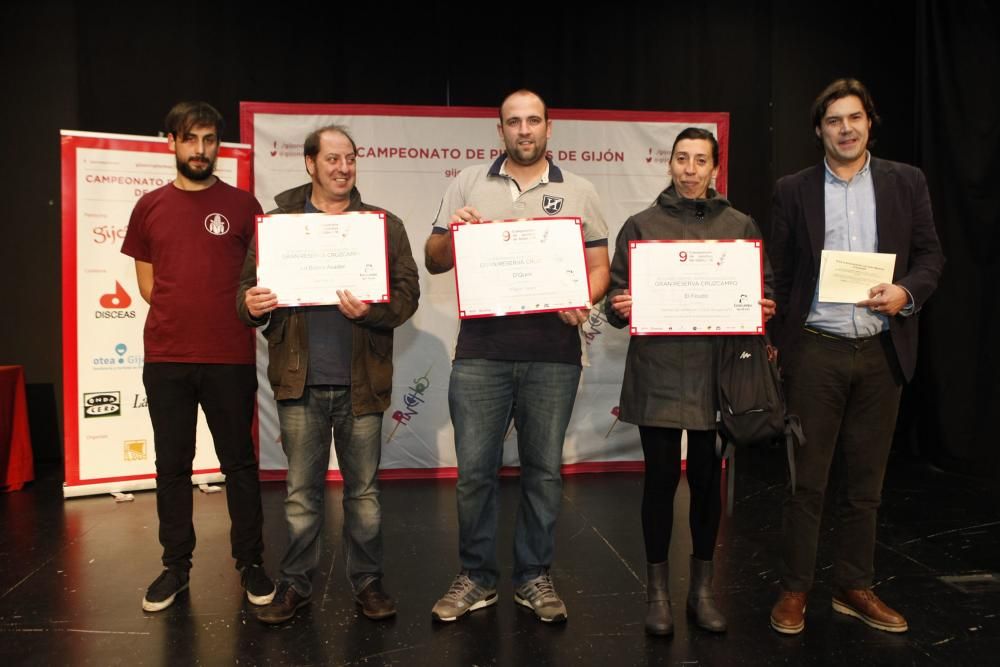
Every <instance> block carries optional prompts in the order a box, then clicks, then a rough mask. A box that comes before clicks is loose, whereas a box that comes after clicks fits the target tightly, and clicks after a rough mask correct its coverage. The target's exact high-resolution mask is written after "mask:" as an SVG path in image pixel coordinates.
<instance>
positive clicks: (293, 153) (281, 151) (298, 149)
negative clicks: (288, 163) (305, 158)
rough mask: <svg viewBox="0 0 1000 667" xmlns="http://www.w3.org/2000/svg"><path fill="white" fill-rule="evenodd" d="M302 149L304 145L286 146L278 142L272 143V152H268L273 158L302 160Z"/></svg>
mask: <svg viewBox="0 0 1000 667" xmlns="http://www.w3.org/2000/svg"><path fill="white" fill-rule="evenodd" d="M302 149H303V145H302V144H285V143H278V142H277V141H272V142H271V150H269V151H268V154H269V155H270V156H271V157H277V158H282V157H294V158H298V159H299V160H301V159H302Z"/></svg>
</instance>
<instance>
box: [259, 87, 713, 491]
mask: <svg viewBox="0 0 1000 667" xmlns="http://www.w3.org/2000/svg"><path fill="white" fill-rule="evenodd" d="M549 114H550V117H551V118H552V119H553V127H552V138H551V139H550V140H549V152H550V156H551V158H552V160H553V161H554V162H555V163H556V164H557V165H559V166H560V167H562V168H565V169H568V170H569V171H572V172H574V173H576V174H578V175H580V176H583V177H584V178H586V179H588V180H590V181H591V182H592V183H593V184H594V186H595V187H596V188H597V192H598V194H599V195H600V197H601V202H602V206H603V210H604V216H605V218H606V219H607V221H608V227H609V246H610V248H611V249H613V247H614V240H615V237H616V236H617V234H618V230H619V229H620V228H621V226H622V224H623V223H624V222H625V219H626V218H627V217H628V216H629V215H632V214H633V213H636V212H637V211H640V210H642V209H644V208H646V207H648V206H649V205H650V204H651V203H652V202H653V201H654V200H655V198H656V196H657V194H659V192H660V191H662V190H663V188H664V187H666V185H667V184H668V176H667V162H668V160H669V156H670V148H671V146H672V145H673V141H674V138H675V137H676V136H677V134H678V133H679V132H680V131H681V130H682V129H684V128H686V127H689V126H696V127H702V128H705V129H708V130H711V131H712V132H714V133H715V135H716V136H717V137H718V139H719V144H720V148H721V149H722V155H721V158H720V170H719V176H718V180H717V183H716V188H717V189H718V190H719V191H720V192H723V193H725V192H726V173H727V155H728V138H729V115H728V114H726V113H653V112H624V111H579V110H565V109H563V110H560V109H550V110H549ZM497 122H498V119H497V112H496V110H495V109H488V108H481V107H397V106H367V105H366V106H347V105H316V104H313V105H302V104H272V103H261V102H243V103H242V104H241V105H240V129H241V141H243V142H245V143H250V144H252V145H253V146H254V162H253V179H254V182H253V188H254V189H253V192H254V194H255V195H256V196H257V199H258V200H259V201H260V203H261V205H262V206H263V207H264V210H265V211H266V210H269V209H272V208H274V206H275V204H274V196H275V195H276V194H278V193H279V192H281V191H283V190H286V189H288V188H291V187H294V186H296V185H300V184H302V183H305V182H307V181H308V180H309V176H308V174H307V173H306V170H305V165H304V162H303V156H302V144H303V142H304V140H305V137H306V135H307V134H308V133H309V132H310V131H312V130H313V129H315V128H317V127H320V126H323V125H327V124H330V123H337V124H340V125H344V126H346V127H347V128H348V130H349V131H350V132H351V134H352V136H353V137H354V140H355V142H356V143H357V145H358V189H359V190H360V191H361V194H362V198H363V199H364V200H365V201H366V202H367V203H369V204H372V205H375V206H379V207H383V208H385V209H388V210H389V211H391V212H393V213H395V214H396V215H398V216H399V217H400V218H402V219H403V221H404V223H405V225H406V230H407V233H408V235H409V237H410V244H411V245H412V247H413V254H414V258H415V259H416V261H417V265H418V266H419V267H420V292H421V295H420V306H419V308H418V309H417V312H416V314H415V315H414V316H413V318H412V319H411V320H410V321H408V322H406V323H405V324H404V325H403V326H401V327H400V328H399V329H397V330H396V338H395V375H394V381H393V395H392V406H391V407H390V408H389V410H388V411H387V412H386V413H385V423H384V424H383V446H382V469H383V473H382V474H383V476H384V477H447V476H453V475H454V474H455V465H456V462H455V448H454V441H453V432H452V428H451V423H450V420H449V417H448V377H449V374H450V372H451V358H452V356H453V352H454V346H455V340H456V336H457V333H458V323H459V320H458V315H457V306H456V300H455V278H454V276H453V275H452V274H451V273H450V272H449V273H447V274H444V275H438V276H431V275H429V274H428V273H427V271H426V270H425V269H424V268H423V245H424V241H425V240H426V239H427V236H428V234H430V232H431V226H432V223H433V221H434V219H435V217H436V214H437V211H438V208H439V206H440V202H441V197H442V195H443V194H444V191H445V189H446V188H447V186H448V183H449V181H450V180H451V179H452V178H454V177H455V176H456V175H457V174H458V172H459V171H461V170H462V169H463V168H464V167H467V166H469V165H472V164H477V163H482V162H491V161H492V160H494V159H495V158H496V157H497V156H499V155H500V154H501V153H502V150H503V148H502V147H503V144H502V141H501V140H500V138H499V137H498V134H497ZM602 308H603V303H601V304H597V305H595V307H594V309H593V311H592V312H591V317H590V320H589V321H588V322H587V323H586V324H585V325H583V327H582V328H581V339H582V341H583V344H584V350H585V358H586V360H587V364H588V365H586V367H585V369H584V373H583V378H582V380H581V383H580V389H579V393H578V396H577V402H576V407H575V409H574V412H573V418H572V421H571V422H570V426H569V431H568V432H567V435H566V444H565V449H564V453H563V463H564V470H566V471H567V472H573V471H589V470H595V471H596V470H622V469H635V468H636V467H637V464H636V462H637V461H641V460H642V451H641V448H640V447H639V436H638V430H637V429H636V428H635V427H634V426H632V425H629V424H623V423H616V422H617V417H616V415H617V405H618V397H619V393H620V391H621V379H622V372H623V370H624V365H625V351H626V348H627V345H628V334H627V332H625V331H624V330H617V329H614V328H613V327H611V326H610V325H608V323H607V321H606V320H605V319H604V316H603V313H602V311H601V309H602ZM257 350H258V352H257V354H258V357H257V365H258V377H259V380H260V390H259V393H258V414H259V435H260V464H261V469H262V471H263V472H262V474H263V475H264V477H265V478H282V477H283V476H284V470H285V467H286V460H285V457H284V454H283V452H282V451H281V446H280V441H279V431H278V423H277V413H276V411H275V408H274V399H273V395H272V394H271V390H270V387H269V386H268V384H267V379H266V375H265V374H264V373H265V370H266V368H267V346H266V344H265V343H264V342H263V338H262V337H261V336H259V335H258V347H257ZM516 443H517V433H516V431H515V432H512V433H510V435H509V436H508V438H507V441H506V444H505V448H504V456H503V462H504V465H505V466H516V465H517V445H516ZM336 467H337V465H336V459H335V455H332V457H331V474H330V477H331V478H337V477H338V474H337V473H336Z"/></svg>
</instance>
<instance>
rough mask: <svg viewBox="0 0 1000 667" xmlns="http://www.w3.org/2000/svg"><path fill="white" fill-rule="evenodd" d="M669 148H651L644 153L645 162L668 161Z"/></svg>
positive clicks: (659, 162) (663, 162) (660, 162)
mask: <svg viewBox="0 0 1000 667" xmlns="http://www.w3.org/2000/svg"><path fill="white" fill-rule="evenodd" d="M670 150H671V149H669V148H653V147H652V146H650V148H649V151H648V152H647V153H646V164H667V163H669V162H670Z"/></svg>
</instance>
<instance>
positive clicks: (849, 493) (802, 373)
mask: <svg viewBox="0 0 1000 667" xmlns="http://www.w3.org/2000/svg"><path fill="white" fill-rule="evenodd" d="M784 371H785V387H786V395H787V400H788V407H789V410H790V412H791V413H792V414H798V415H799V417H800V418H801V419H802V428H803V431H804V432H805V436H806V441H807V442H806V446H805V447H803V448H802V449H800V450H799V452H798V455H797V459H796V462H795V468H796V473H797V476H798V482H797V488H796V490H795V494H794V495H791V494H789V495H787V496H786V499H785V502H784V508H783V510H784V511H783V517H782V564H781V581H782V585H783V586H784V588H785V590H788V591H808V590H809V589H810V588H811V587H812V584H813V574H814V571H815V569H816V549H817V546H818V541H819V530H820V519H821V517H822V514H823V503H824V498H825V495H826V491H827V486H828V483H829V481H830V470H831V466H832V464H833V462H834V460H835V459H837V462H838V464H839V466H838V468H839V469H840V470H841V471H842V473H843V474H842V475H841V477H842V479H841V480H840V484H839V485H838V486H837V493H836V496H835V502H834V507H833V509H834V526H833V531H834V534H833V540H834V544H835V552H834V563H833V584H834V586H835V587H838V588H848V589H852V588H868V587H870V586H871V585H872V580H873V578H874V574H875V565H874V558H875V520H876V514H877V512H878V507H879V505H880V503H881V500H882V481H883V479H884V477H885V468H886V463H887V461H888V458H889V448H890V446H891V445H892V434H893V431H894V430H895V427H896V414H897V412H898V410H899V397H900V393H901V390H902V382H903V381H902V373H901V372H900V371H899V368H898V364H897V363H896V356H895V352H894V351H893V349H892V342H891V341H890V339H889V335H888V334H887V333H886V334H882V335H879V336H875V337H872V338H867V339H862V340H846V339H838V338H835V337H833V336H830V335H827V334H820V333H815V332H811V331H808V330H806V331H804V332H803V333H802V336H801V338H800V340H799V344H798V347H797V348H796V350H795V351H794V352H793V354H792V358H791V359H789V360H788V363H787V364H786V366H785V369H784Z"/></svg>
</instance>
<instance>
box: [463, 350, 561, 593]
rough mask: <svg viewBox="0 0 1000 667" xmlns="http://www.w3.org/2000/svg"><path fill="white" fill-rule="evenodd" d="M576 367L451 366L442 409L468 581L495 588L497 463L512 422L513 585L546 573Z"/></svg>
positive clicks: (478, 362)
mask: <svg viewBox="0 0 1000 667" xmlns="http://www.w3.org/2000/svg"><path fill="white" fill-rule="evenodd" d="M579 383H580V367H579V366H576V365H573V364H562V363H547V362H537V361H536V362H528V361H491V360H488V359H456V360H455V362H454V364H453V366H452V369H451V383H450V385H449V388H448V407H449V408H450V410H451V421H452V424H453V425H454V427H455V454H456V456H457V458H458V486H457V489H456V490H457V495H458V523H459V557H460V559H461V563H462V570H463V571H465V572H467V573H468V575H469V577H470V578H472V580H473V581H475V582H477V583H479V584H480V585H483V586H486V587H489V588H492V587H494V586H495V585H496V581H497V577H498V575H499V571H498V568H497V557H496V539H497V517H498V513H499V508H498V504H497V492H498V488H499V483H500V480H499V472H500V463H501V460H502V457H503V441H504V434H505V433H506V431H507V426H508V424H509V423H510V419H511V416H513V418H514V424H515V426H516V427H517V450H518V456H519V458H520V463H521V499H520V504H519V507H518V511H517V523H516V525H515V529H514V577H513V578H514V585H515V586H519V585H521V584H522V583H524V582H525V581H528V580H529V579H533V578H534V577H537V576H539V575H541V574H544V573H545V572H546V571H548V569H549V567H550V565H551V564H552V553H553V546H554V538H553V532H554V529H555V523H556V516H557V515H558V514H559V504H560V500H561V498H562V475H561V473H560V466H561V465H562V449H563V440H564V438H565V436H566V427H567V425H569V418H570V415H571V414H572V412H573V403H574V401H575V400H576V391H577V386H578V385H579Z"/></svg>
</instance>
